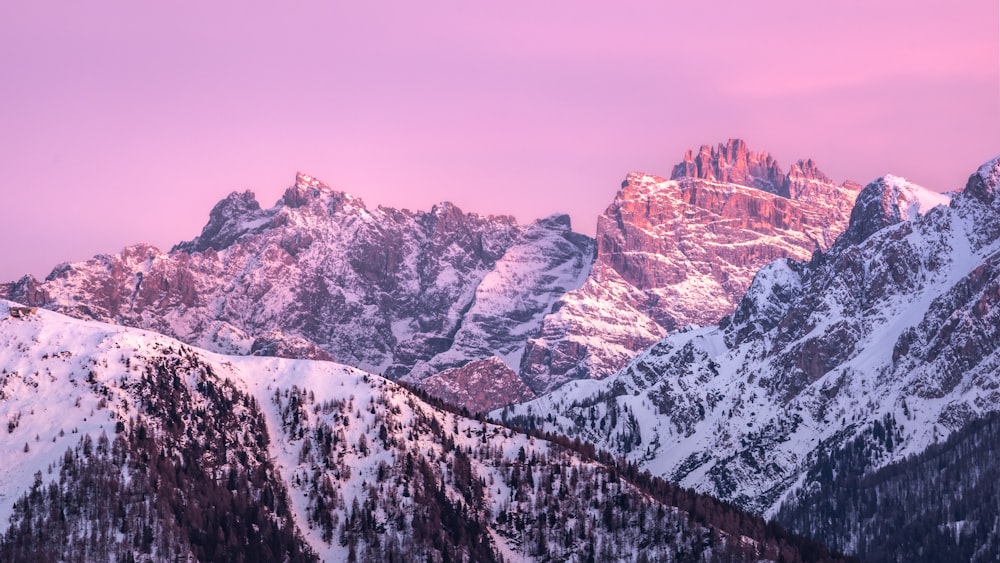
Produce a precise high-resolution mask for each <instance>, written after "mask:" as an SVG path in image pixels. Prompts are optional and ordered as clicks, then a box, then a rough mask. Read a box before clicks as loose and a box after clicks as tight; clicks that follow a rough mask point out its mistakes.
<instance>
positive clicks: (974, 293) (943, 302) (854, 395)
mask: <svg viewBox="0 0 1000 563" xmlns="http://www.w3.org/2000/svg"><path fill="white" fill-rule="evenodd" d="M998 170H1000V159H998V160H993V161H991V162H989V163H986V164H985V165H984V166H983V167H982V168H980V169H979V171H977V173H976V174H974V175H973V176H972V177H971V178H970V180H969V183H968V186H967V187H966V189H965V190H964V192H962V193H961V194H959V195H958V196H956V197H955V198H954V199H953V200H952V201H951V203H950V206H943V205H937V206H936V207H932V205H935V204H939V203H943V200H942V198H941V196H939V195H934V194H932V193H930V192H928V191H927V190H924V189H923V188H920V187H918V186H915V185H913V184H910V183H908V182H905V181H904V180H902V179H900V178H895V177H886V178H882V179H879V180H877V181H875V182H873V183H872V184H869V186H867V187H866V188H865V189H864V190H863V191H862V192H861V194H860V195H859V196H858V201H857V205H856V206H855V208H854V210H853V212H852V215H851V223H850V226H849V227H848V229H847V231H846V232H845V233H844V235H842V236H841V237H840V238H839V239H838V241H837V242H836V244H835V245H834V246H833V247H832V248H831V249H830V250H829V251H828V252H825V253H818V254H816V255H815V256H813V258H812V259H811V260H810V261H809V262H796V261H794V260H787V259H786V260H779V261H776V262H774V263H772V264H770V265H768V266H767V267H765V268H764V269H763V270H761V271H760V272H759V273H758V274H757V276H756V277H755V279H754V282H753V284H752V285H751V287H750V288H749V290H748V291H747V293H746V296H745V297H744V298H743V300H742V301H741V302H740V304H739V306H738V307H737V309H736V311H735V312H734V313H733V314H732V315H731V316H729V317H727V318H725V319H723V321H722V323H721V324H720V325H719V326H715V327H708V328H702V329H696V330H687V331H681V332H680V333H677V334H674V335H672V336H669V337H667V338H665V339H663V340H662V341H660V342H659V343H657V344H655V345H654V346H652V347H651V348H649V349H648V350H646V351H645V352H643V353H642V354H641V355H639V356H638V357H637V358H636V359H635V360H634V361H633V362H631V363H630V364H629V365H628V366H626V367H625V368H624V369H622V370H621V371H620V372H619V373H617V374H615V375H614V376H613V377H611V378H609V379H607V380H604V381H599V382H594V381H588V382H574V383H572V384H569V385H566V386H565V387H563V388H561V389H559V390H557V391H555V392H553V393H551V394H549V395H547V396H544V397H541V398H539V399H537V400H535V401H533V402H529V403H527V404H525V405H519V406H517V407H515V408H512V409H507V410H505V411H503V414H504V415H505V416H507V417H515V416H528V415H530V413H536V414H538V413H546V414H547V413H558V415H557V416H554V417H552V418H553V422H546V421H545V420H544V419H542V418H537V422H538V423H539V424H541V425H542V426H543V427H545V428H549V429H551V430H555V431H560V432H566V433H568V434H569V435H571V436H579V437H581V438H583V439H586V440H593V441H594V442H595V443H597V444H598V445H599V446H601V447H607V448H609V449H611V450H612V451H615V452H618V453H620V454H622V455H625V456H627V457H628V458H629V459H632V460H635V461H637V462H639V463H640V464H641V465H642V466H643V467H645V468H648V469H650V470H651V471H653V472H654V473H656V474H658V475H663V476H666V477H668V478H670V479H674V480H677V481H679V482H680V483H682V484H684V485H689V486H692V487H695V488H696V489H698V490H700V491H705V492H709V493H711V494H714V495H718V496H720V497H721V498H724V499H730V500H733V501H735V502H737V503H739V504H740V505H742V506H745V507H748V508H751V509H753V510H756V511H761V512H765V513H766V512H769V511H772V510H774V509H775V508H776V506H777V503H778V502H779V501H780V500H781V499H782V498H783V497H784V496H785V495H786V494H787V492H788V491H789V490H791V489H795V488H798V487H808V486H809V485H808V483H807V482H806V481H807V476H808V475H809V474H810V471H811V469H812V468H813V467H815V464H816V463H817V462H818V460H820V459H822V458H825V457H827V456H829V455H831V454H832V453H833V452H836V451H838V449H839V448H841V447H843V446H844V445H845V444H847V443H848V442H849V441H851V440H854V439H855V438H858V437H860V438H862V439H863V440H866V441H867V442H868V443H870V444H871V448H870V449H869V450H868V453H867V454H866V455H867V456H868V459H866V460H865V464H867V467H869V468H876V467H879V466H882V465H884V464H886V463H888V462H890V461H892V460H895V459H900V458H901V457H903V456H905V455H907V454H909V453H914V452H919V451H921V450H923V449H924V448H925V447H926V446H927V445H928V444H930V443H932V442H933V441H935V440H936V439H940V438H941V437H943V436H945V435H947V434H948V433H950V432H952V431H954V430H956V429H958V428H960V427H961V426H963V425H964V424H965V423H966V422H967V421H968V420H970V419H971V418H973V417H975V416H976V415H977V414H979V413H983V412H988V411H993V410H996V409H997V408H998V407H997V405H1000V395H998V392H997V388H998V387H1000V378H998V375H997V374H998V373H1000V370H998V367H1000V328H998V327H1000V306H998V305H1000V200H998V198H997V197H996V195H997V191H998V183H1000V182H998V177H1000V172H998ZM920 213H922V215H921V214H920ZM498 414H500V413H498ZM887 429H889V430H887Z"/></svg>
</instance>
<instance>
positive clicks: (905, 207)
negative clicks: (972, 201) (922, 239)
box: [844, 174, 951, 244]
mask: <svg viewBox="0 0 1000 563" xmlns="http://www.w3.org/2000/svg"><path fill="white" fill-rule="evenodd" d="M950 199H951V198H950V197H948V196H947V195H945V194H939V193H937V192H933V191H931V190H928V189H927V188H924V187H923V186H919V185H917V184H914V183H912V182H910V181H908V180H906V179H905V178H901V177H899V176H893V175H892V174H886V175H885V176H882V177H881V178H878V179H876V180H875V181H873V182H871V183H870V184H868V185H867V186H865V187H864V189H862V190H861V193H859V194H858V199H857V200H856V202H855V204H854V209H852V210H851V221H850V224H849V225H848V227H847V231H846V232H845V233H844V237H845V240H846V241H847V242H848V243H850V244H859V243H861V242H863V241H864V240H865V239H867V238H868V237H870V236H871V235H873V234H875V233H876V232H878V231H880V230H882V229H884V228H886V227H889V226H891V225H895V224H896V223H901V222H903V221H911V220H913V219H916V218H917V216H918V215H921V214H923V213H926V212H927V211H929V210H930V209H931V208H933V207H935V206H938V205H947V204H948V202H949V201H950Z"/></svg>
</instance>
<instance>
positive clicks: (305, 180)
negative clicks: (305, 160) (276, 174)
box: [282, 172, 363, 208]
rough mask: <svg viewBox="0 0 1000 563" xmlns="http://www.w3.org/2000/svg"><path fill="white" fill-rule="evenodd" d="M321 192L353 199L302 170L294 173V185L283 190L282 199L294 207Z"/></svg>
mask: <svg viewBox="0 0 1000 563" xmlns="http://www.w3.org/2000/svg"><path fill="white" fill-rule="evenodd" d="M323 194H336V195H340V196H343V198H344V199H351V200H353V199H354V198H353V197H352V196H348V195H347V194H343V193H341V192H337V191H336V190H334V189H333V188H331V187H330V186H329V185H327V184H326V183H325V182H323V181H321V180H319V179H317V178H315V177H313V176H310V175H308V174H303V173H302V172H296V173H295V185H293V186H292V187H290V188H288V189H287V190H285V195H284V196H283V197H282V199H283V200H284V202H285V205H287V206H288V207H291V208H296V207H302V206H304V205H307V204H308V203H309V202H310V201H313V200H316V199H318V198H319V197H320V196H322V195H323ZM362 207H363V204H362Z"/></svg>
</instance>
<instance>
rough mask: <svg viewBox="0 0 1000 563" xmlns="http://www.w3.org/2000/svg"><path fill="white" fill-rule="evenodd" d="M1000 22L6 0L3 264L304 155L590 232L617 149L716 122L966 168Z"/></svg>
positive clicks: (774, 1) (308, 167)
mask: <svg viewBox="0 0 1000 563" xmlns="http://www.w3.org/2000/svg"><path fill="white" fill-rule="evenodd" d="M153 4H155V5H154V6H152V7H151V6H150V5H153ZM998 28H1000V15H998V2H997V0H968V1H962V2H954V3H943V2H938V1H933V2H932V1H924V0H917V1H914V0H907V1H896V0H886V1H873V0H866V1H857V0H847V1H839V2H835V3H834V2H801V1H791V0H762V1H758V2H728V3H727V2H694V1H685V2H666V1H660V2H652V1H651V2H629V1H618V2H599V1H583V2H580V1H574V2H568V1H567V2H555V1H549V2H538V1H534V2H522V1H507V2H490V3H486V2H459V1H454V2H444V1H437V0H434V1H429V0H424V1H421V2H381V1H376V0H373V1H371V2H329V1H325V2H319V1H317V2H306V1H297V2H282V3H279V2H259V1H252V0H251V1H248V0H242V1H239V2H235V1H234V2H222V1H211V2H204V1H199V2H187V1H180V2H177V1H171V2H159V3H150V2H134V1H124V0H123V1H114V2H110V1H100V0H97V1H88V2H62V1H60V2H52V1H46V0H33V1H30V2H27V1H18V0H7V1H4V2H2V3H0V189H2V194H3V203H4V206H3V209H4V213H3V218H2V220H0V240H2V241H3V242H2V243H0V245H2V246H0V248H2V249H3V250H2V255H0V281H8V280H13V279H17V278H19V277H20V276H21V275H23V274H25V273H31V274H34V275H36V276H44V275H46V274H47V273H48V272H49V271H50V270H51V268H52V267H53V266H55V265H56V264H57V263H59V262H63V261H76V260H83V259H86V258H89V257H90V256H92V255H94V254H99V253H113V252H118V251H119V250H120V249H121V248H122V247H123V246H125V245H127V244H131V243H135V242H150V243H152V244H155V245H157V246H159V247H160V248H163V249H169V248H170V246H172V245H173V244H174V243H176V242H178V241H181V240H188V239H190V238H193V237H194V236H195V235H197V234H198V233H199V232H200V230H201V228H202V226H203V225H204V223H205V222H206V220H207V218H208V212H209V210H210V209H211V208H212V206H213V205H214V204H215V203H216V202H217V201H218V200H220V199H222V198H223V197H225V196H226V195H227V194H228V193H229V192H231V191H234V190H245V189H252V190H254V191H255V192H256V193H257V197H258V200H259V201H260V202H261V205H262V206H264V207H270V206H271V205H272V204H273V203H274V202H275V201H276V200H277V199H278V197H280V195H281V193H282V191H283V190H284V188H285V187H287V186H288V185H290V184H291V183H292V182H293V179H294V174H295V172H296V171H297V170H301V171H303V172H306V173H308V174H311V175H313V176H316V177H318V178H321V179H323V180H324V181H326V182H327V183H329V184H330V185H332V186H334V187H335V188H337V189H341V190H344V191H348V192H351V193H353V194H355V195H357V196H359V197H361V198H362V199H364V201H365V202H366V204H368V205H369V206H375V205H380V204H381V205H387V206H393V207H407V208H410V209H414V210H415V209H429V208H430V206H431V205H432V204H434V203H436V202H439V201H443V200H449V201H452V202H454V203H456V204H457V205H458V206H459V207H461V208H462V209H464V210H466V211H477V212H480V213H505V214H512V215H515V216H516V217H517V218H518V219H519V220H521V221H522V222H526V221H530V220H533V219H536V218H539V217H543V216H546V215H549V214H551V213H554V212H566V213H569V214H570V215H571V216H572V218H573V222H574V227H575V229H576V230H578V231H581V232H584V233H587V234H593V231H594V228H595V220H596V216H597V214H598V213H600V212H601V211H602V210H603V209H604V208H605V207H606V206H607V205H608V204H609V203H610V202H611V200H612V198H613V197H614V194H615V192H616V190H617V188H618V186H619V184H620V182H621V180H622V179H623V178H624V177H625V174H626V173H628V172H629V171H632V170H641V171H646V172H651V173H656V174H661V175H668V174H669V173H670V170H671V167H672V166H673V164H675V163H676V162H677V161H679V160H680V158H681V155H682V153H683V151H684V149H686V148H688V147H697V146H698V145H701V144H715V143H718V142H719V141H722V140H725V139H727V138H729V137H741V138H743V139H745V140H746V141H747V142H748V144H749V145H750V147H751V148H752V149H754V150H769V151H770V152H771V153H772V154H774V155H775V156H776V158H777V159H778V161H779V162H780V163H781V164H782V166H783V167H785V168H787V166H788V165H789V164H790V163H791V162H793V161H795V160H796V159H799V158H806V157H812V158H814V159H815V160H816V161H817V163H818V164H819V166H820V168H821V169H822V170H824V171H825V172H826V173H827V174H828V175H829V176H831V177H832V178H833V179H835V180H837V181H842V180H845V179H852V180H856V181H859V182H863V183H864V182H867V181H870V180H872V179H873V178H875V177H877V176H879V175H882V174H885V173H888V172H891V173H894V174H898V175H901V176H904V177H907V178H909V179H911V180H913V181H916V182H918V183H921V184H923V185H925V186H927V187H930V188H932V189H936V190H939V191H943V190H950V189H956V188H959V187H961V186H963V185H964V183H965V180H966V178H967V177H968V175H969V174H970V173H972V172H973V171H974V170H975V168H976V167H977V166H978V165H979V164H981V163H982V162H983V161H985V160H987V159H989V158H992V157H993V156H996V155H997V154H1000V63H998V58H1000V46H998Z"/></svg>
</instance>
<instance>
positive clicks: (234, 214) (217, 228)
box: [174, 190, 261, 252]
mask: <svg viewBox="0 0 1000 563" xmlns="http://www.w3.org/2000/svg"><path fill="white" fill-rule="evenodd" d="M260 214H261V209H260V203H258V202H257V197H256V196H255V195H254V193H253V192H252V191H250V190H246V191H244V192H233V193H231V194H229V195H228V196H226V198H225V199H223V200H222V201H220V202H219V203H217V204H215V207H213V208H212V211H211V212H210V213H209V215H208V223H207V224H206V225H205V228H204V229H202V231H201V235H199V236H198V237H196V238H195V239H194V240H192V241H188V242H182V243H180V244H178V245H177V246H175V247H174V249H175V250H183V251H185V252H201V251H204V250H207V249H209V248H211V249H214V250H222V249H223V248H225V247H227V246H229V245H231V244H233V242H235V241H236V239H237V238H239V237H240V235H242V234H243V233H244V232H246V229H244V228H241V225H244V224H246V223H247V222H248V221H251V220H253V219H254V218H256V217H257V216H258V215H260Z"/></svg>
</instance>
